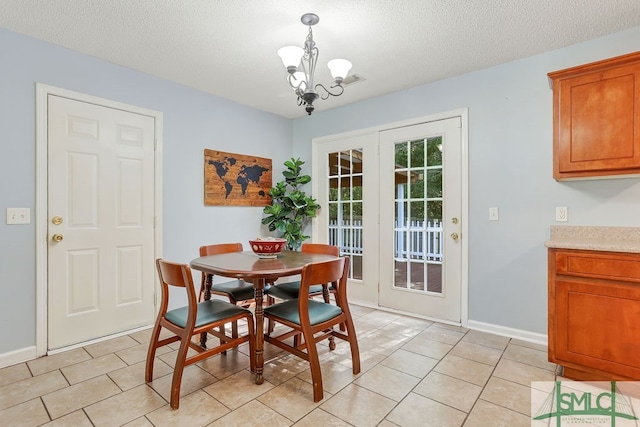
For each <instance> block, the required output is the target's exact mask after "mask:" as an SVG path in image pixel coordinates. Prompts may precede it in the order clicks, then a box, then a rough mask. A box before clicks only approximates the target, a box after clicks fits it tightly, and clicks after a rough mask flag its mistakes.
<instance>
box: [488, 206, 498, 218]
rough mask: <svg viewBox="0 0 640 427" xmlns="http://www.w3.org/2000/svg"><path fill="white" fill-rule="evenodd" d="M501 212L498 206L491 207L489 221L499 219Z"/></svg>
mask: <svg viewBox="0 0 640 427" xmlns="http://www.w3.org/2000/svg"><path fill="white" fill-rule="evenodd" d="M499 220H500V213H499V211H498V208H489V221H499Z"/></svg>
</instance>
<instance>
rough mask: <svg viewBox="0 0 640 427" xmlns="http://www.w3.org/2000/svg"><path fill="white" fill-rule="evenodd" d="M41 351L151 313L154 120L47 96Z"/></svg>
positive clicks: (141, 321)
mask: <svg viewBox="0 0 640 427" xmlns="http://www.w3.org/2000/svg"><path fill="white" fill-rule="evenodd" d="M47 120H48V169H47V170H48V176H47V180H48V194H47V200H48V206H47V210H48V214H47V215H48V223H47V226H48V239H49V240H48V242H49V243H48V251H47V257H48V260H47V261H48V266H47V280H48V304H47V311H48V321H47V325H48V348H49V349H55V348H60V347H64V346H68V345H71V344H75V343H79V342H83V341H87V340H90V339H94V338H98V337H102V336H106V335H110V334H114V333H117V332H122V331H126V330H129V329H133V328H135V327H138V326H143V325H148V324H150V323H152V322H153V316H154V289H155V286H154V283H155V269H154V258H155V253H154V251H155V245H154V243H155V240H154V239H155V234H154V194H155V188H154V185H155V184H154V172H155V171H154V168H155V164H154V162H155V160H154V140H155V135H154V132H155V128H154V118H153V117H150V116H146V115H143V114H137V113H132V112H127V111H123V110H119V109H115V108H109V107H105V106H100V105H95V104H92V103H88V102H81V101H78V100H72V99H68V98H64V97H60V96H55V95H51V94H50V95H49V96H48V119H47Z"/></svg>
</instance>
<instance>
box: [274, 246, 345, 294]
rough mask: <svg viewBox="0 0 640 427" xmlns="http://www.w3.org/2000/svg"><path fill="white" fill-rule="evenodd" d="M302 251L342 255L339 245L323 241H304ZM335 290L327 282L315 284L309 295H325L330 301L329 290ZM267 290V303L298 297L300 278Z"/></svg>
mask: <svg viewBox="0 0 640 427" xmlns="http://www.w3.org/2000/svg"><path fill="white" fill-rule="evenodd" d="M300 251H301V252H307V253H313V254H325V255H333V256H335V257H338V256H340V248H339V247H337V246H333V245H326V244H323V243H303V244H302V247H301V248H300ZM333 291H334V289H330V288H329V286H327V284H322V285H313V286H311V287H310V288H309V296H310V297H313V296H317V295H323V296H324V301H325V302H329V292H333ZM267 292H268V293H267V305H272V304H273V303H274V302H275V301H274V299H275V298H278V299H281V300H285V301H286V300H290V299H296V298H298V295H299V294H300V280H295V281H291V282H285V283H277V284H275V286H271V287H270V288H269V290H268V291H267Z"/></svg>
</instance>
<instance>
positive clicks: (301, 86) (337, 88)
mask: <svg viewBox="0 0 640 427" xmlns="http://www.w3.org/2000/svg"><path fill="white" fill-rule="evenodd" d="M300 21H302V23H303V24H304V25H307V26H309V34H308V35H307V39H306V40H305V42H304V46H303V47H299V46H285V47H283V48H281V49H279V50H278V55H279V56H280V58H281V59H282V63H283V64H284V66H285V67H286V68H287V72H288V73H289V74H288V75H287V79H288V81H289V84H290V85H291V87H292V88H293V90H294V91H295V93H296V95H297V96H298V105H304V108H305V110H306V112H307V114H309V115H311V113H312V112H313V110H314V106H313V103H314V102H315V101H316V100H317V99H318V98H321V99H327V98H329V96H340V95H342V93H343V92H344V87H343V86H342V81H343V80H344V79H345V77H346V76H347V73H349V70H350V69H351V62H349V61H347V60H346V59H332V60H331V61H329V62H328V63H327V66H328V67H329V70H330V71H331V76H332V77H333V79H334V81H333V82H334V83H335V84H334V85H333V86H330V87H329V89H327V88H326V87H325V86H324V85H323V84H321V83H317V84H315V85H314V80H313V78H314V74H315V71H316V63H317V62H318V48H317V47H316V42H315V41H314V40H313V31H312V30H311V27H312V26H314V25H316V24H317V23H318V22H319V21H320V18H318V15H316V14H315V13H305V14H304V15H302V17H301V18H300Z"/></svg>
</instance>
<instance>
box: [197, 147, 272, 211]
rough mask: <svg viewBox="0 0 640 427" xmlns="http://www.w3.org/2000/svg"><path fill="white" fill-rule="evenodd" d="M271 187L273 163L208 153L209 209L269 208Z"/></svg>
mask: <svg viewBox="0 0 640 427" xmlns="http://www.w3.org/2000/svg"><path fill="white" fill-rule="evenodd" d="M271 184H272V169H271V159H265V158H263V157H256V156H247V155H243V154H232V153H225V152H222V151H216V150H207V149H205V150H204V204H205V206H267V205H270V204H271V196H269V190H270V189H271Z"/></svg>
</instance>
